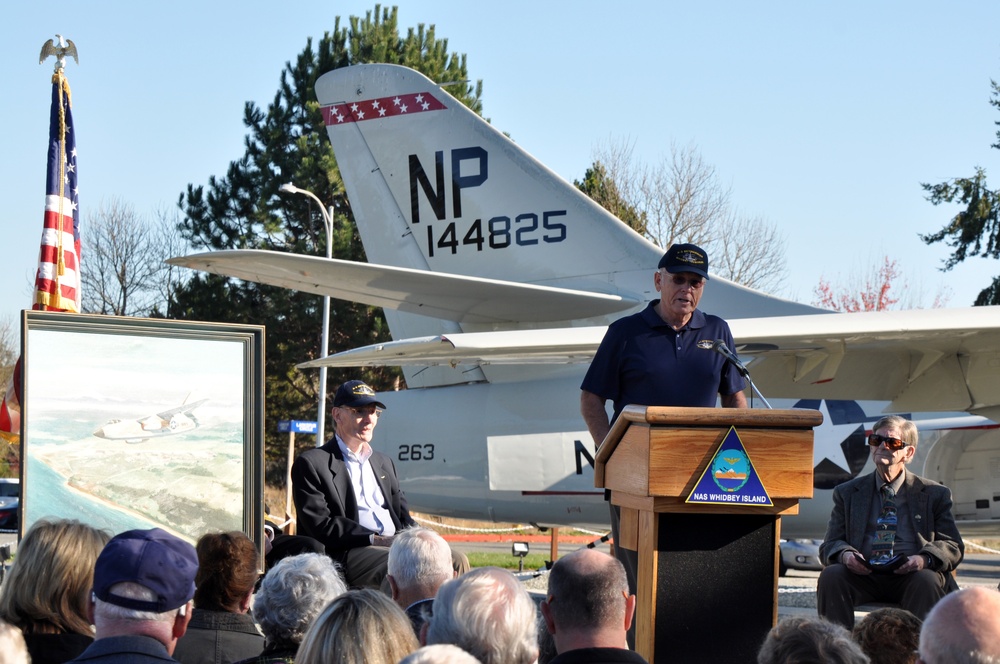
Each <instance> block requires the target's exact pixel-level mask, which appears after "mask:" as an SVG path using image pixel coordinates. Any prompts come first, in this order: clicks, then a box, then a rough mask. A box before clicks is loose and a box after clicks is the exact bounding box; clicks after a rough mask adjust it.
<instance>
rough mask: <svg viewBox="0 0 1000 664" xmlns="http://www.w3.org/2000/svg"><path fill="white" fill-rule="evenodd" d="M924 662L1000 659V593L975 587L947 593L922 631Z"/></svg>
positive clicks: (963, 663) (954, 663)
mask: <svg viewBox="0 0 1000 664" xmlns="http://www.w3.org/2000/svg"><path fill="white" fill-rule="evenodd" d="M918 661H920V662H924V664H944V663H945V662H948V664H966V663H967V662H968V663H969V664H972V663H976V664H979V663H982V662H1000V593H998V592H997V591H996V590H992V589H990V588H983V587H978V586H977V587H973V588H968V589H966V590H959V591H957V592H953V593H950V594H948V595H945V596H944V598H943V599H942V600H941V601H940V602H938V603H937V604H935V605H934V608H933V609H931V612H930V613H928V614H927V618H926V619H925V620H924V627H923V629H922V630H921V632H920V659H919V660H918Z"/></svg>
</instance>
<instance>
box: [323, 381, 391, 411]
mask: <svg viewBox="0 0 1000 664" xmlns="http://www.w3.org/2000/svg"><path fill="white" fill-rule="evenodd" d="M372 404H375V405H376V406H378V407H379V408H381V409H383V410H385V404H384V403H382V402H381V401H379V400H378V399H376V398H375V390H373V389H372V388H370V387H368V385H366V384H365V383H364V381H360V380H349V381H347V382H346V383H344V384H343V385H341V386H340V387H338V388H337V394H336V395H335V396H334V397H333V407H334V408H340V407H341V406H345V407H347V408H361V407H362V406H370V405H372Z"/></svg>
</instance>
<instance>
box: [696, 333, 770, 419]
mask: <svg viewBox="0 0 1000 664" xmlns="http://www.w3.org/2000/svg"><path fill="white" fill-rule="evenodd" d="M711 349H712V350H714V351H715V352H716V353H718V354H719V355H721V356H722V357H724V358H726V361H727V362H729V363H730V364H731V365H733V368H734V369H736V371H738V372H739V374H740V375H741V376H743V377H744V378H746V379H747V382H748V383H750V407H751V408H753V394H754V392H756V393H757V396H758V397H760V400H761V401H763V402H764V405H765V406H767V408H768V410H774V408H772V407H771V404H769V403H768V402H767V399H765V398H764V395H763V394H761V393H760V390H758V389H757V386H756V385H755V384H754V382H753V378H751V377H750V371H749V369H747V368H746V367H745V366H744V365H743V363H742V362H740V358H739V356H738V355H736V353H734V352H733V351H731V350H729V346H727V345H726V342H724V341H723V340H722V339H716V340H715V342H714V343H712V346H711Z"/></svg>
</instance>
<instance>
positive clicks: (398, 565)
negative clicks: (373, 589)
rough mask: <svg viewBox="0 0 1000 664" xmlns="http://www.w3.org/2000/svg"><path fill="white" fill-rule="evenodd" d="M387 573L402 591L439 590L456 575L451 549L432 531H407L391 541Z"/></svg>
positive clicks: (415, 528) (412, 529)
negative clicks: (424, 588)
mask: <svg viewBox="0 0 1000 664" xmlns="http://www.w3.org/2000/svg"><path fill="white" fill-rule="evenodd" d="M388 573H389V574H390V575H391V576H392V578H393V579H395V580H396V584H397V585H398V586H399V587H400V588H406V589H409V588H415V587H426V588H428V589H430V590H437V588H438V587H439V586H440V585H441V584H442V583H444V582H445V581H447V580H449V579H451V578H452V577H454V575H455V570H454V567H453V566H452V562H451V547H449V546H448V543H447V542H446V541H445V540H444V538H443V537H441V536H440V535H438V534H437V533H436V532H434V531H433V530H429V529H427V528H421V527H419V526H416V527H414V528H408V529H406V530H404V531H402V532H400V533H399V534H397V535H396V537H395V538H394V539H393V541H392V547H391V548H390V549H389V562H388Z"/></svg>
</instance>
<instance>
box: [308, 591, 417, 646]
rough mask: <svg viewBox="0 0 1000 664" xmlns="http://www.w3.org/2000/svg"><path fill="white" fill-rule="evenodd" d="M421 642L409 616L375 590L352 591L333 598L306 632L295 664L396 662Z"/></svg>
mask: <svg viewBox="0 0 1000 664" xmlns="http://www.w3.org/2000/svg"><path fill="white" fill-rule="evenodd" d="M419 646H420V644H419V643H418V642H417V637H416V636H415V635H414V634H413V628H412V627H411V626H410V619H409V618H407V617H406V614H405V613H403V610H402V609H401V608H399V607H398V606H397V605H396V604H395V603H394V602H393V601H392V600H391V599H389V598H388V597H386V596H385V595H383V594H382V593H381V592H378V591H377V590H370V589H364V590H352V591H350V592H347V593H344V594H343V595H341V596H340V597H338V598H336V599H335V600H333V602H331V603H330V605H329V606H328V607H326V609H324V610H323V612H322V613H321V614H320V615H319V617H318V618H316V620H315V622H313V624H312V626H311V627H310V628H309V631H308V632H306V635H305V638H304V639H303V640H302V645H301V646H300V647H299V651H298V654H297V655H296V656H295V661H296V663H297V664H326V662H328V661H330V659H331V653H336V661H337V664H396V663H397V662H398V661H399V660H401V659H403V658H404V657H406V656H407V655H409V654H410V653H412V652H413V651H414V650H416V649H417V648H418V647H419Z"/></svg>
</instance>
